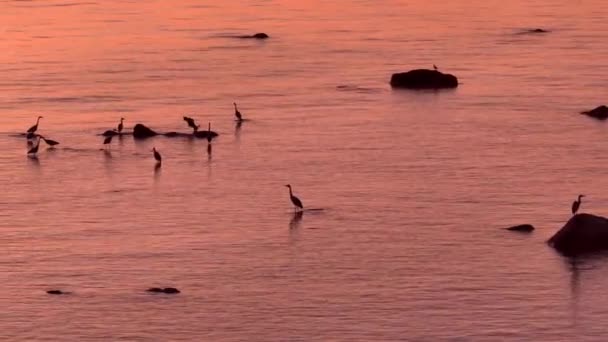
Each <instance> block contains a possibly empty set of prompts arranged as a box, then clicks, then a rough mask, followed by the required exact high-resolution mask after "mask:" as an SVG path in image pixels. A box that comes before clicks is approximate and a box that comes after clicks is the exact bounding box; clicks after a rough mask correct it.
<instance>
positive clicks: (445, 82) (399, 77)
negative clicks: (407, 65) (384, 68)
mask: <svg viewBox="0 0 608 342" xmlns="http://www.w3.org/2000/svg"><path fill="white" fill-rule="evenodd" d="M391 86H392V87H395V88H409V89H439V88H456V87H458V79H457V78H456V76H454V75H451V74H444V73H442V72H440V71H437V70H429V69H416V70H411V71H408V72H401V73H397V74H393V76H392V77H391Z"/></svg>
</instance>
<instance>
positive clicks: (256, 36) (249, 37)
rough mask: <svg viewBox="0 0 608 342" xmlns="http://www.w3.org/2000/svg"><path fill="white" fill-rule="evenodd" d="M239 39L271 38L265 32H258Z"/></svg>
mask: <svg viewBox="0 0 608 342" xmlns="http://www.w3.org/2000/svg"><path fill="white" fill-rule="evenodd" d="M238 38H242V39H268V38H270V36H268V35H267V34H266V33H264V32H258V33H256V34H252V35H242V36H238Z"/></svg>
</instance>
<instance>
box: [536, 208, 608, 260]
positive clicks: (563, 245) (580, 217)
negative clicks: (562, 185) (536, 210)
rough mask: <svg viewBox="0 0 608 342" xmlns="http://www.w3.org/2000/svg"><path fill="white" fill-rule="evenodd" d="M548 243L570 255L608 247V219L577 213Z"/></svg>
mask: <svg viewBox="0 0 608 342" xmlns="http://www.w3.org/2000/svg"><path fill="white" fill-rule="evenodd" d="M547 243H548V244H549V245H551V246H552V247H553V248H555V249H556V250H558V251H559V252H560V253H562V254H564V255H569V256H572V255H578V254H585V253H591V252H595V251H600V250H604V249H608V219H606V218H604V217H601V216H595V215H591V214H576V215H574V216H572V218H570V220H568V222H566V224H565V225H564V226H563V227H562V229H560V230H559V231H558V232H557V233H555V235H553V236H552V237H551V238H550V239H549V240H548V241H547Z"/></svg>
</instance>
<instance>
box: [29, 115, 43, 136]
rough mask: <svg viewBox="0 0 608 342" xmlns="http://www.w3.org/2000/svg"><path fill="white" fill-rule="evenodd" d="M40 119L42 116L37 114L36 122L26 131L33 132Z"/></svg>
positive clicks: (36, 128)
mask: <svg viewBox="0 0 608 342" xmlns="http://www.w3.org/2000/svg"><path fill="white" fill-rule="evenodd" d="M40 119H42V116H39V117H38V119H37V120H36V124H35V125H34V126H32V127H30V128H29V129H28V130H27V132H28V133H34V132H36V131H37V130H38V124H39V123H40Z"/></svg>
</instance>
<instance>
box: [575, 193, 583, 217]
mask: <svg viewBox="0 0 608 342" xmlns="http://www.w3.org/2000/svg"><path fill="white" fill-rule="evenodd" d="M583 197H585V195H578V199H577V200H576V201H574V202H572V215H575V214H576V212H577V211H578V208H580V206H581V199H582V198H583Z"/></svg>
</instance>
